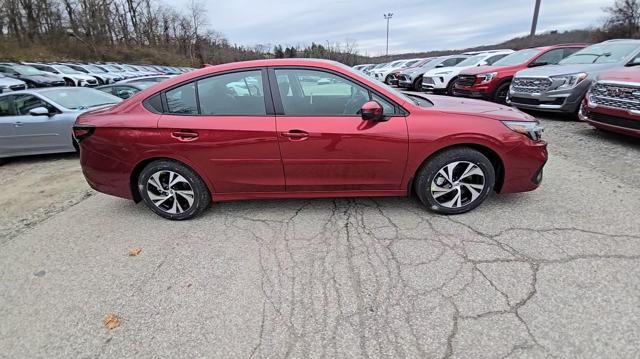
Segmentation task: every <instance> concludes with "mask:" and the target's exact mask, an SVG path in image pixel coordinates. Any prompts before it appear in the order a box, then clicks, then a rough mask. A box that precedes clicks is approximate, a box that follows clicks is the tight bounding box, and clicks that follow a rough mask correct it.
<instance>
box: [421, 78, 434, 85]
mask: <svg viewBox="0 0 640 359" xmlns="http://www.w3.org/2000/svg"><path fill="white" fill-rule="evenodd" d="M422 84H423V85H434V84H435V83H434V82H433V79H432V78H431V77H423V78H422Z"/></svg>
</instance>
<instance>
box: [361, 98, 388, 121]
mask: <svg viewBox="0 0 640 359" xmlns="http://www.w3.org/2000/svg"><path fill="white" fill-rule="evenodd" d="M360 115H361V116H362V119H363V120H365V121H375V122H379V121H384V111H383V109H382V105H381V104H380V103H378V101H369V102H366V103H365V104H364V105H362V108H361V109H360Z"/></svg>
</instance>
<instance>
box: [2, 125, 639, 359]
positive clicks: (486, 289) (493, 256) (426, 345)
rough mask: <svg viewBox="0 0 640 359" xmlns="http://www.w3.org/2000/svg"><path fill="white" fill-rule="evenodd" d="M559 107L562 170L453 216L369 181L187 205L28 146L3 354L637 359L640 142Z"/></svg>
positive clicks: (13, 224)
mask: <svg viewBox="0 0 640 359" xmlns="http://www.w3.org/2000/svg"><path fill="white" fill-rule="evenodd" d="M542 121H543V124H544V125H545V126H546V127H547V132H546V134H545V137H546V139H547V140H548V141H549V143H550V147H549V151H550V161H549V163H548V165H547V167H546V172H545V180H544V182H543V185H542V187H541V188H539V189H538V190H537V191H534V192H531V193H524V194H514V195H500V196H492V197H491V198H490V199H489V200H488V201H487V202H486V203H485V204H484V205H483V206H481V207H480V208H478V209H477V210H475V211H473V212H471V213H468V214H465V215H459V216H453V217H443V216H437V215H434V214H432V213H430V212H428V211H426V210H424V209H423V208H422V207H421V206H420V205H419V203H418V201H417V200H415V199H406V198H389V199H366V198H363V199H336V200H272V201H246V202H234V203H224V204H216V205H214V206H213V207H212V208H211V209H210V210H209V211H208V212H206V213H205V215H204V216H202V217H200V218H198V219H196V220H193V221H188V222H179V223H177V222H170V221H166V220H163V219H161V218H160V217H158V216H156V215H154V214H152V213H151V212H150V211H148V210H147V209H146V208H145V207H144V206H143V205H142V204H140V205H134V204H133V203H132V202H129V201H125V200H121V199H117V198H112V197H109V196H106V195H102V194H96V193H93V192H92V191H90V190H89V189H88V187H87V186H86V184H85V183H84V182H83V179H82V176H81V173H80V170H79V166H78V165H77V158H76V157H74V156H52V157H41V158H35V159H34V158H31V159H18V160H15V161H13V162H11V163H8V164H6V165H5V166H2V167H0V183H1V184H2V188H3V189H4V191H2V192H0V206H2V208H7V209H8V210H4V209H3V213H2V214H1V215H0V221H2V222H1V223H0V316H1V317H2V322H1V324H0V357H6V358H36V357H47V358H79V357H92V358H93V357H105V358H122V357H225V358H236V357H237V358H250V357H253V358H257V357H292V358H316V357H327V358H350V357H371V358H376V357H397V358H400V357H412V358H415V357H421V358H448V357H460V358H520V357H527V358H544V357H558V358H577V357H579V358H613V357H615V358H637V357H638V355H639V353H640V342H638V338H640V326H639V325H638V323H639V322H640V266H639V264H640V215H639V214H638V211H639V209H640V166H639V165H638V159H639V158H640V141H638V140H637V139H632V138H625V137H623V136H618V135H613V134H608V133H603V132H599V131H596V130H593V129H592V128H590V127H589V126H587V125H586V124H583V123H579V122H567V121H564V120H562V119H561V118H556V117H550V118H547V119H544V120H542ZM136 246H138V247H141V248H142V252H141V253H140V254H139V255H138V256H136V257H130V256H129V255H128V250H129V249H130V248H132V247H136ZM108 313H115V314H117V316H118V317H119V318H120V319H121V324H120V326H119V327H118V328H116V329H113V330H108V329H106V328H105V327H104V325H103V318H104V317H105V315H107V314H108Z"/></svg>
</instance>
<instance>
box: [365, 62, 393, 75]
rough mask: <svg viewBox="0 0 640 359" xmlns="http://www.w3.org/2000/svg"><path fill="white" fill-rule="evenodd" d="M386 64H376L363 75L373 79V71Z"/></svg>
mask: <svg viewBox="0 0 640 359" xmlns="http://www.w3.org/2000/svg"><path fill="white" fill-rule="evenodd" d="M387 64H388V62H383V63H380V64H376V65H374V66H372V67H370V68H368V69H366V70H364V74H365V75H367V76H371V77H374V75H373V71H375V70H376V69H379V68H381V67H383V66H386V65H387Z"/></svg>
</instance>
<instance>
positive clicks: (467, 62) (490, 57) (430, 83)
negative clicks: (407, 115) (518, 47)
mask: <svg viewBox="0 0 640 359" xmlns="http://www.w3.org/2000/svg"><path fill="white" fill-rule="evenodd" d="M513 52H514V51H513V50H501V51H486V52H479V53H477V54H475V55H470V57H468V58H466V59H464V60H463V61H461V62H459V63H457V64H456V65H454V66H449V67H439V68H435V69H432V70H429V71H427V72H426V73H424V75H422V89H423V90H425V91H434V92H444V93H446V94H447V95H453V85H454V83H455V81H456V80H457V79H458V74H460V72H462V71H463V70H466V69H468V68H471V67H477V66H487V65H489V66H490V65H493V64H494V63H495V62H496V61H498V60H500V59H501V58H503V57H505V56H507V55H509V54H512V53H513Z"/></svg>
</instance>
